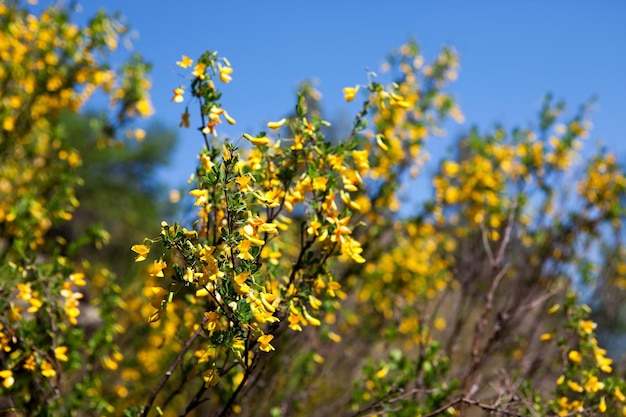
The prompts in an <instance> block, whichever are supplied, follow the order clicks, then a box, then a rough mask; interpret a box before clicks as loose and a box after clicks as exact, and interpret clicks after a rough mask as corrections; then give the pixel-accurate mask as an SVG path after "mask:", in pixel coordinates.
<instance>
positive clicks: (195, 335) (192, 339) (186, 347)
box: [141, 326, 202, 417]
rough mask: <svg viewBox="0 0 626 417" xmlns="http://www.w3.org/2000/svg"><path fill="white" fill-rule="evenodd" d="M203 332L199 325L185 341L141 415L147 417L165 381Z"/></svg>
mask: <svg viewBox="0 0 626 417" xmlns="http://www.w3.org/2000/svg"><path fill="white" fill-rule="evenodd" d="M201 332H202V326H199V327H198V328H197V329H196V331H195V332H194V333H193V334H192V335H191V337H189V339H188V340H187V341H186V342H185V344H184V345H183V348H182V349H181V350H180V352H179V353H178V355H177V356H176V359H174V362H172V364H171V365H170V367H169V368H168V370H167V372H165V375H163V377H162V378H161V380H160V381H159V383H158V384H157V386H156V387H154V389H153V390H152V393H151V394H150V398H148V402H146V405H145V406H144V408H143V411H142V412H141V417H146V416H147V415H148V412H149V411H150V409H151V408H152V404H153V403H154V400H155V399H156V396H157V395H158V394H159V392H160V391H161V390H162V389H163V387H164V386H165V383H166V382H167V380H168V379H169V378H170V376H172V373H173V372H174V370H175V369H176V368H177V367H178V365H179V364H180V362H181V361H182V360H183V356H184V355H185V353H187V351H188V350H189V348H190V347H191V345H192V344H193V342H195V340H196V339H197V338H198V336H200V333H201Z"/></svg>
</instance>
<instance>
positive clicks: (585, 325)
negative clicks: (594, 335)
mask: <svg viewBox="0 0 626 417" xmlns="http://www.w3.org/2000/svg"><path fill="white" fill-rule="evenodd" d="M578 325H579V326H580V329H581V330H582V331H583V332H584V333H586V334H591V332H593V329H595V328H596V327H597V324H596V323H594V322H593V321H591V320H579V321H578Z"/></svg>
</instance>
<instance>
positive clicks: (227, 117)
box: [224, 110, 237, 125]
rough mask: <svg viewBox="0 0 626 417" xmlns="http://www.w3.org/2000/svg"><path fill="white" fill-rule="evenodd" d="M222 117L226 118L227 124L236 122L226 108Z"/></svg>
mask: <svg viewBox="0 0 626 417" xmlns="http://www.w3.org/2000/svg"><path fill="white" fill-rule="evenodd" d="M224 119H226V121H227V122H228V124H231V125H234V124H237V121H236V120H235V119H233V118H232V117H231V116H230V114H228V112H227V111H226V110H224Z"/></svg>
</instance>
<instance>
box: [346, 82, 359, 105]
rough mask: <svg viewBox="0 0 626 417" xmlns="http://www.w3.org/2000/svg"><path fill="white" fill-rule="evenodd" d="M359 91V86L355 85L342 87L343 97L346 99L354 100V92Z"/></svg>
mask: <svg viewBox="0 0 626 417" xmlns="http://www.w3.org/2000/svg"><path fill="white" fill-rule="evenodd" d="M358 91H359V86H358V85H357V86H355V87H346V88H344V89H343V99H344V100H346V101H352V100H354V97H355V96H356V93H357V92H358Z"/></svg>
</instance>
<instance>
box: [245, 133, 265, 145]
mask: <svg viewBox="0 0 626 417" xmlns="http://www.w3.org/2000/svg"><path fill="white" fill-rule="evenodd" d="M243 137H244V138H246V139H248V140H249V141H250V143H252V144H253V145H256V146H266V145H267V144H268V143H270V140H269V138H268V137H267V136H260V137H254V136H250V135H249V134H247V133H244V134H243Z"/></svg>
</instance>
